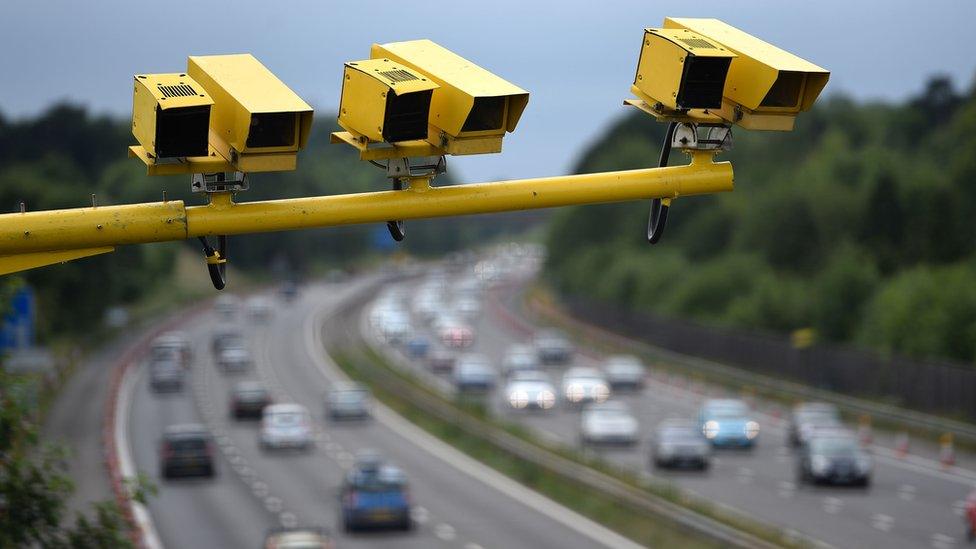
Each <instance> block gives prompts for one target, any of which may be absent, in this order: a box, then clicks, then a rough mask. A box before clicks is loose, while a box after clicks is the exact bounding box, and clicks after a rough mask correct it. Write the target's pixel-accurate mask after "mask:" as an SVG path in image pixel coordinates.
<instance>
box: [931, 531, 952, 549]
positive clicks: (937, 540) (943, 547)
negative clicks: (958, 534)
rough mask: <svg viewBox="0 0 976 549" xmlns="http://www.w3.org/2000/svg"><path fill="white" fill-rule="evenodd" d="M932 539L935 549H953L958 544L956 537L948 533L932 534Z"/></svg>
mask: <svg viewBox="0 0 976 549" xmlns="http://www.w3.org/2000/svg"><path fill="white" fill-rule="evenodd" d="M931 541H932V547H934V548H935V549H951V548H952V547H955V546H956V538H954V537H952V536H949V535H946V534H941V533H940V534H932V538H931Z"/></svg>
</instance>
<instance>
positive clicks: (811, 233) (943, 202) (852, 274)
mask: <svg viewBox="0 0 976 549" xmlns="http://www.w3.org/2000/svg"><path fill="white" fill-rule="evenodd" d="M663 134H664V127H663V125H661V124H657V123H655V122H654V121H652V120H650V119H649V118H648V117H646V116H643V115H641V114H637V113H634V114H630V115H629V116H627V117H625V118H623V119H622V120H621V121H619V122H618V123H617V124H616V125H614V126H613V127H612V128H611V129H610V131H609V132H608V134H607V135H606V137H605V138H603V139H602V140H600V141H599V142H598V143H596V144H595V145H594V146H593V147H591V149H590V150H589V151H588V152H587V153H586V154H585V155H584V156H583V158H582V159H581V160H580V162H579V164H578V167H577V171H579V172H593V171H600V170H608V169H624V168H637V167H646V166H649V165H654V163H655V162H656V155H657V152H658V151H659V149H660V143H661V140H662V138H663ZM681 156H682V155H681V154H672V156H671V158H672V164H675V163H679V162H681V161H682V160H683V159H682V158H681ZM723 158H725V159H730V160H732V161H733V163H734V166H735V171H736V177H735V181H736V186H737V190H736V192H734V193H731V194H727V195H723V196H715V197H691V198H684V199H679V200H677V201H676V202H675V204H674V207H673V208H672V209H671V219H670V220H669V222H668V223H669V224H668V227H667V231H666V233H665V236H664V239H663V240H662V242H661V243H660V244H658V245H656V246H654V247H651V246H649V245H648V244H647V243H646V241H645V240H644V238H643V236H644V235H643V231H644V224H646V219H647V208H648V205H647V204H614V205H605V206H592V207H585V208H573V209H567V210H561V211H559V212H558V213H556V214H555V215H554V217H553V220H552V224H551V226H550V232H549V238H548V240H549V250H550V258H549V262H548V265H547V272H548V275H549V277H550V279H551V280H552V281H553V282H554V283H555V285H556V286H557V287H558V288H559V289H560V290H561V291H563V292H566V293H568V294H577V295H585V296H591V297H596V298H598V299H601V300H606V301H610V302H614V303H617V304H620V305H622V306H625V307H630V308H634V309H638V310H650V311H654V312H657V313H660V314H665V315H673V316H681V317H690V318H694V319H697V320H700V321H703V322H706V323H714V324H720V325H731V326H739V327H749V328H759V329H766V330H773V331H779V332H788V331H790V330H793V329H797V328H802V327H813V328H815V329H816V331H817V333H818V334H819V336H820V338H821V339H826V340H833V341H844V342H857V343H861V344H866V345H871V346H874V347H876V348H879V349H882V350H890V351H897V352H904V353H908V354H912V355H915V356H936V355H938V356H946V357H952V358H957V359H962V360H973V359H974V358H976V222H974V220H976V89H970V90H969V91H968V92H967V93H963V94H960V93H958V92H957V91H956V90H955V89H954V87H953V85H952V83H951V82H950V81H949V80H947V79H945V78H935V79H932V80H931V81H930V82H929V83H928V84H927V86H926V88H925V89H924V90H923V91H922V92H921V93H920V94H919V95H918V96H917V97H914V98H912V99H911V100H909V101H907V102H905V103H904V104H899V105H892V104H884V103H857V102H854V101H852V100H850V99H848V98H845V97H843V96H837V95H834V96H832V97H830V98H828V99H826V100H824V101H822V103H821V104H820V105H818V106H817V107H816V108H815V109H814V110H813V111H812V112H809V113H806V114H804V115H803V116H801V117H800V119H799V120H798V122H797V127H796V130H795V131H794V132H792V133H789V134H784V133H773V132H769V133H761V132H746V131H744V130H739V131H737V132H736V134H735V147H734V150H733V151H732V152H730V153H729V154H727V155H724V156H723Z"/></svg>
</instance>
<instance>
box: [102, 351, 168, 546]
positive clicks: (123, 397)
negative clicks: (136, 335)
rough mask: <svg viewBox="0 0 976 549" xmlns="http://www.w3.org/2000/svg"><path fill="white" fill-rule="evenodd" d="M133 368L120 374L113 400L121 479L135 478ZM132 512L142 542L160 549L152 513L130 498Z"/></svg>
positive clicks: (114, 435) (114, 434) (160, 542)
mask: <svg viewBox="0 0 976 549" xmlns="http://www.w3.org/2000/svg"><path fill="white" fill-rule="evenodd" d="M136 373H137V370H136V369H135V368H131V367H130V368H126V370H125V372H123V374H122V384H121V387H120V388H119V393H118V395H117V397H116V398H117V400H116V401H115V433H113V438H114V439H115V451H116V453H117V454H118V458H119V473H120V474H121V475H122V478H123V479H135V478H136V465H135V462H134V461H132V448H131V447H130V446H129V443H130V442H131V441H130V440H129V413H130V412H131V410H130V408H131V407H132V390H133V388H134V387H135V376H136ZM130 505H131V506H132V514H133V515H134V518H135V520H136V523H137V524H138V525H139V530H141V531H142V543H143V544H144V545H145V546H146V547H147V549H162V547H163V542H162V541H161V540H160V539H159V533H158V532H156V525H155V523H153V519H152V515H150V514H149V510H148V509H146V506H145V505H143V504H141V503H139V502H138V501H135V500H131V502H130Z"/></svg>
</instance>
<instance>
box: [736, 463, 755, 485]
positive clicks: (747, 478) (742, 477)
mask: <svg viewBox="0 0 976 549" xmlns="http://www.w3.org/2000/svg"><path fill="white" fill-rule="evenodd" d="M755 476H756V473H755V471H753V470H752V469H750V468H748V467H739V470H738V471H737V472H736V475H735V477H736V479H737V480H738V481H739V482H740V483H741V484H751V483H752V481H753V480H754V479H755Z"/></svg>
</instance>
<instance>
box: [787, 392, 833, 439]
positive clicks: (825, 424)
mask: <svg viewBox="0 0 976 549" xmlns="http://www.w3.org/2000/svg"><path fill="white" fill-rule="evenodd" d="M839 427H841V420H840V412H838V411H837V407H836V406H834V405H833V404H829V403H827V402H802V403H800V404H797V405H796V406H794V407H793V411H792V412H791V413H790V419H789V427H788V428H787V437H788V439H789V443H790V445H792V446H800V445H801V444H803V443H805V442H806V439H807V438H809V437H810V436H811V435H812V434H813V432H814V431H816V430H818V429H823V428H839Z"/></svg>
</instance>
